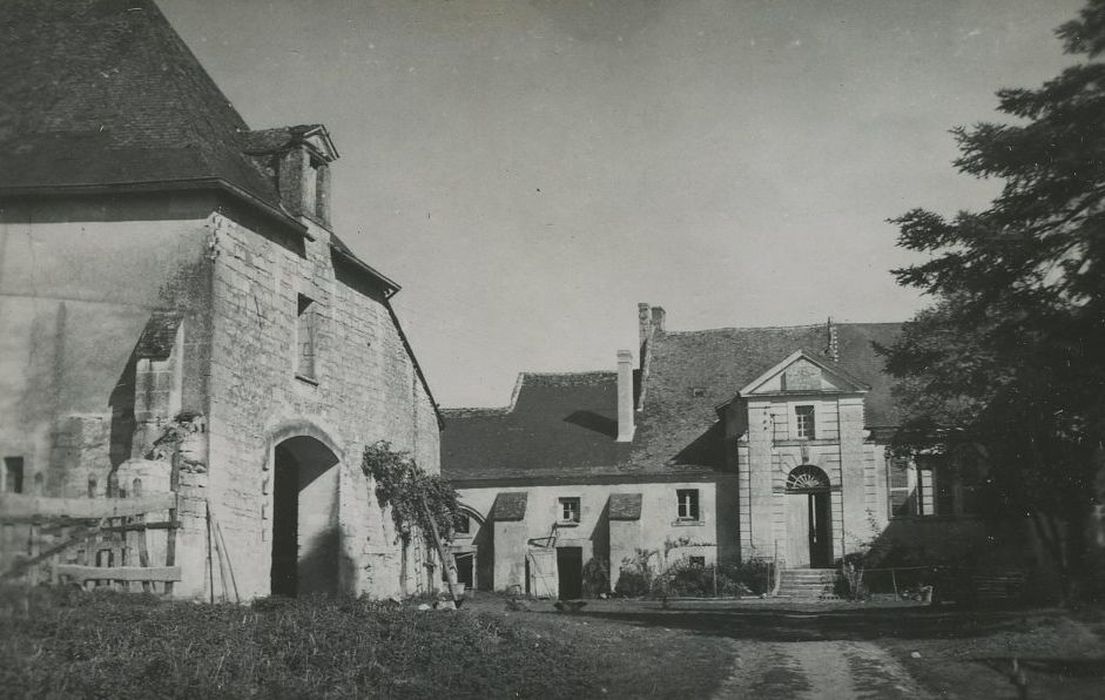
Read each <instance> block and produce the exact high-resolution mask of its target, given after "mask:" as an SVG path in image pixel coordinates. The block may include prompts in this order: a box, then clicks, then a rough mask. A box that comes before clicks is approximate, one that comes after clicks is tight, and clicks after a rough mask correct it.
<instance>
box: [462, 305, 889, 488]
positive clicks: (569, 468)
mask: <svg viewBox="0 0 1105 700" xmlns="http://www.w3.org/2000/svg"><path fill="white" fill-rule="evenodd" d="M835 328H836V332H837V348H838V353H839V360H838V361H836V362H834V361H832V360H830V359H828V358H827V357H825V350H826V347H827V344H828V343H827V340H828V338H827V330H826V326H825V325H815V326H794V327H785V328H721V329H714V330H704V331H689V332H671V333H665V332H657V333H656V334H655V335H654V336H653V339H652V340H651V341H650V348H651V356H650V362H649V373H648V377H647V379H646V380H645V381H644V384H643V386H642V387H641V395H640V396H641V402H642V406H641V410H640V411H638V412H637V431H636V434H635V435H634V439H633V442H632V443H618V442H616V441H615V438H616V437H617V415H618V411H617V377H616V374H615V373H613V372H590V373H575V374H523V375H521V377H520V378H519V384H518V386H517V387H516V388H515V397H514V401H513V402H512V404H511V405H510V406H507V407H505V408H464V409H444V413H445V416H446V418H447V421H448V428H447V429H446V430H445V431H444V433H442V472H443V474H444V475H445V476H446V477H447V478H450V479H453V480H457V481H464V480H496V479H500V480H514V479H559V480H570V479H572V478H578V477H583V476H586V477H610V476H631V475H632V476H638V477H647V476H671V477H676V476H679V475H684V476H690V475H692V474H699V475H700V474H702V473H709V472H712V471H717V470H721V469H723V468H724V466H725V454H724V446H723V441H722V437H723V434H722V426H721V423H720V421H719V419H718V415H717V412H716V408H715V407H716V406H718V405H719V404H722V403H726V402H728V401H730V400H731V399H733V397H734V395H735V394H736V392H737V391H739V390H740V389H741V388H742V387H743V386H745V385H746V384H748V383H749V382H750V381H752V380H753V379H755V378H756V377H758V376H759V375H760V374H762V373H763V372H764V371H766V370H767V369H769V368H771V367H772V366H774V365H775V364H777V363H778V362H780V361H781V360H783V359H784V358H786V357H787V356H788V355H790V354H792V353H793V352H794V351H796V350H803V351H805V352H806V353H808V354H810V355H812V356H815V357H817V358H818V360H819V361H821V362H823V363H824V364H825V365H826V366H829V367H835V368H838V369H839V370H840V371H841V372H843V373H847V375H849V376H853V377H856V378H858V379H860V380H862V381H863V382H864V383H865V384H866V385H868V386H870V390H869V391H868V392H867V393H866V394H865V405H866V423H867V425H868V426H870V427H876V426H892V425H894V424H895V422H896V420H897V415H896V413H895V411H894V407H893V404H892V401H891V397H890V378H889V377H888V376H887V375H886V374H885V373H884V372H883V370H882V362H881V360H880V358H879V357H878V356H877V355H876V354H875V351H874V348H873V347H872V341H874V342H878V343H882V344H889V343H890V342H891V341H892V340H893V338H894V337H895V336H896V335H897V333H898V331H899V329H900V324H896V323H842V324H836V326H835Z"/></svg>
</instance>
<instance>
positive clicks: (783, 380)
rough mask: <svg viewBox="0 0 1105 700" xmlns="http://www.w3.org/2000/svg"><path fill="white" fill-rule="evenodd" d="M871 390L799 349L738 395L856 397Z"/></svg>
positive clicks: (749, 384) (754, 380)
mask: <svg viewBox="0 0 1105 700" xmlns="http://www.w3.org/2000/svg"><path fill="white" fill-rule="evenodd" d="M870 388H871V387H870V386H868V385H867V384H864V383H863V382H862V381H860V380H858V379H856V378H854V377H851V376H849V375H848V374H847V373H846V372H844V371H843V370H841V369H840V368H838V367H834V366H832V365H831V364H829V363H826V362H824V361H823V360H820V359H818V358H816V357H814V356H812V355H809V354H808V353H806V352H805V351H802V350H798V351H796V352H794V353H792V354H791V355H790V356H788V357H787V358H786V359H784V360H783V361H782V362H780V363H778V364H776V365H775V366H773V367H772V368H770V369H769V370H767V371H766V372H764V373H763V374H761V375H760V376H758V377H756V378H755V379H753V380H752V381H751V382H749V383H748V384H747V385H746V386H745V387H743V388H742V389H741V390H740V392H739V395H740V396H744V397H748V396H762V395H772V394H854V393H863V392H866V391H868V390H869V389H870Z"/></svg>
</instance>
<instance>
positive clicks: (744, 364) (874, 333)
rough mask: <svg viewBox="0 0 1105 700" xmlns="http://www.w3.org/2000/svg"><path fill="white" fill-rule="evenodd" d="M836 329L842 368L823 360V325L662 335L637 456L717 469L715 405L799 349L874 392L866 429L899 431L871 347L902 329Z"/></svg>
mask: <svg viewBox="0 0 1105 700" xmlns="http://www.w3.org/2000/svg"><path fill="white" fill-rule="evenodd" d="M835 328H836V333H837V344H838V357H839V360H838V361H836V362H833V361H831V360H829V359H828V358H826V357H825V349H826V347H827V345H828V342H827V340H828V339H827V330H826V326H825V325H824V324H817V325H811V326H788V327H779V328H717V329H711V330H702V331H683V332H669V333H657V334H656V335H655V336H654V337H653V340H652V356H651V363H650V373H649V378H648V382H647V387H646V388H645V399H644V405H643V407H642V410H641V411H640V412H639V414H638V415H639V418H638V421H637V426H638V427H637V436H638V439H639V442H638V441H637V440H635V441H634V444H635V446H637V445H638V444H639V450H635V458H636V459H641V460H665V459H671V458H678V459H680V460H690V461H702V462H705V463H708V464H711V463H717V461H718V460H719V459H720V458H721V456H720V455H718V454H717V453H716V449H717V448H714V447H713V445H715V444H716V445H718V446H719V447H720V440H716V439H715V440H709V439H704V433H705V431H707V430H708V429H710V428H711V427H712V426H714V427H713V429H714V430H716V431H717V433H718V435H720V431H721V425H720V423H718V417H717V413H716V411H715V406H717V405H719V404H723V403H727V402H729V401H730V400H731V399H732V398H733V396H734V395H735V394H736V393H737V392H738V391H739V390H740V389H741V388H743V387H746V386H747V385H748V384H749V383H751V382H752V381H753V380H755V379H756V378H757V377H760V376H761V375H763V374H764V373H765V372H766V371H767V370H769V369H771V368H772V367H773V366H775V365H777V364H778V363H779V362H780V360H782V359H784V358H786V357H788V356H790V355H791V354H792V353H795V352H796V351H799V350H801V351H802V352H803V353H804V354H805V355H806V356H808V357H813V358H817V360H818V361H819V362H820V363H821V364H823V365H825V366H827V367H830V368H833V369H835V370H838V371H841V372H845V373H847V375H848V376H851V377H855V378H856V379H857V380H859V381H862V382H863V383H864V384H867V385H868V386H870V390H869V391H868V392H867V393H866V394H865V395H864V406H865V418H866V424H867V425H868V426H887V425H896V424H897V421H898V417H897V413H896V411H895V410H894V407H893V402H892V399H891V396H890V386H891V379H890V377H889V376H888V375H887V374H886V373H885V372H884V371H883V364H882V359H881V358H880V357H879V356H878V355H876V354H875V350H874V347H872V342H878V343H882V344H884V345H889V344H890V343H891V342H892V340H893V339H894V338H895V337H896V336H897V334H898V332H899V331H900V329H901V324H898V323H837V324H835Z"/></svg>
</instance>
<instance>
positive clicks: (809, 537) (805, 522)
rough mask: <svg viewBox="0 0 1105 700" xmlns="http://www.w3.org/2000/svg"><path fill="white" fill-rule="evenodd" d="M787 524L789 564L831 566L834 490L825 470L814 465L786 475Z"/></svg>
mask: <svg viewBox="0 0 1105 700" xmlns="http://www.w3.org/2000/svg"><path fill="white" fill-rule="evenodd" d="M786 523H787V551H786V554H787V566H789V567H790V568H797V569H806V568H809V569H824V568H829V567H831V566H832V564H833V539H832V528H831V523H832V492H831V491H830V490H829V479H828V477H827V476H826V475H825V472H823V471H821V469H819V468H817V467H815V466H813V465H812V464H806V465H802V466H800V467H797V468H796V469H794V471H792V472H791V473H790V476H789V477H788V478H787V493H786Z"/></svg>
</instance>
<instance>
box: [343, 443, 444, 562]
mask: <svg viewBox="0 0 1105 700" xmlns="http://www.w3.org/2000/svg"><path fill="white" fill-rule="evenodd" d="M361 469H362V470H363V471H364V473H365V474H366V475H367V476H369V477H371V478H372V480H373V481H374V482H375V484H376V500H377V501H378V502H379V504H380V505H381V506H390V507H391V517H392V520H393V521H394V522H395V531H396V532H397V533H399V536H400V538H402V539H403V541H404V542H407V541H409V540H410V537H411V535H412V533H413V532H414V531H415V529H418V530H420V531H421V532H422V535H423V536H424V537H426V538H429V537H430V520H429V519H428V518H430V517H432V518H433V522H434V524H436V526H437V529H438V532H439V533H440V534H441V536H442V537H443V538H448V536H449V533H450V532H451V531H452V529H453V519H454V517H455V516H456V514H457V513H458V512H459V508H458V506H457V492H456V491H455V490H454V489H453V487H452V486H450V485H449V483H448V482H447V481H445V480H444V479H442V478H441V477H440V476H438V475H436V474H427V473H426V472H425V471H423V470H422V468H421V467H419V466H418V464H417V463H415V461H414V459H413V458H412V457H411V456H410V455H409V454H408V453H406V452H402V451H398V450H395V449H393V448H392V446H391V443H389V442H387V441H386V440H381V441H379V442H376V443H374V444H372V445H369V446H368V447H366V448H365V451H364V456H363V458H362V461H361Z"/></svg>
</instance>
